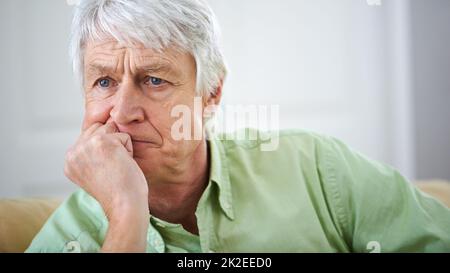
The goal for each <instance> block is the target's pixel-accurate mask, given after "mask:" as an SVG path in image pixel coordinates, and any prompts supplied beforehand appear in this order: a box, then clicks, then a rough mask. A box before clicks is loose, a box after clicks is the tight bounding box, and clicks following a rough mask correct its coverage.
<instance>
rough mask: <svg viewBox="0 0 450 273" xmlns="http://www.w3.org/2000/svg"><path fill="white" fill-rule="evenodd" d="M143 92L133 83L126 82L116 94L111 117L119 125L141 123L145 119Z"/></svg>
mask: <svg viewBox="0 0 450 273" xmlns="http://www.w3.org/2000/svg"><path fill="white" fill-rule="evenodd" d="M142 100H143V98H141V92H140V90H139V88H138V87H137V86H136V85H135V84H134V82H132V81H124V82H122V84H121V86H120V87H119V89H118V90H117V93H116V94H115V100H114V106H113V108H112V109H111V112H110V116H111V118H112V120H113V121H114V122H115V123H116V124H118V125H129V124H131V123H140V122H142V121H144V119H145V112H144V109H143V107H142Z"/></svg>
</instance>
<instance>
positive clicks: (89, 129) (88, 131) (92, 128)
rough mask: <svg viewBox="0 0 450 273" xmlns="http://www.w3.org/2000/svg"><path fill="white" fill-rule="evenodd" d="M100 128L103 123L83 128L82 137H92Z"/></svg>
mask: <svg viewBox="0 0 450 273" xmlns="http://www.w3.org/2000/svg"><path fill="white" fill-rule="evenodd" d="M101 126H103V123H101V122H96V123H94V124H92V125H91V126H89V127H87V128H83V133H82V135H83V136H84V137H87V136H90V135H92V134H93V133H94V132H95V131H96V130H97V129H98V128H100V127H101Z"/></svg>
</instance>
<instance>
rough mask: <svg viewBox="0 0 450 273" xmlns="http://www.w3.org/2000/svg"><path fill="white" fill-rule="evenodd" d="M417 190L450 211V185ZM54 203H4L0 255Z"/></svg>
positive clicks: (26, 240) (19, 245)
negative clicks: (442, 204) (436, 200)
mask: <svg viewBox="0 0 450 273" xmlns="http://www.w3.org/2000/svg"><path fill="white" fill-rule="evenodd" d="M416 185H417V187H418V188H420V189H421V190H422V191H424V192H426V193H427V194H429V195H431V196H434V197H435V198H437V199H438V200H440V201H441V202H443V203H444V204H445V205H447V206H448V207H450V182H446V181H439V180H435V181H422V182H418V183H416ZM60 203H61V201H59V200H54V199H15V200H11V199H4V200H0V252H23V251H25V249H26V248H27V247H28V245H29V244H30V242H31V240H32V239H33V237H34V236H35V235H36V233H37V232H38V231H39V229H40V228H41V227H42V225H43V224H44V223H45V221H46V220H47V218H48V217H49V216H50V214H51V213H52V212H53V211H54V210H55V208H56V207H57V206H58V205H59V204H60Z"/></svg>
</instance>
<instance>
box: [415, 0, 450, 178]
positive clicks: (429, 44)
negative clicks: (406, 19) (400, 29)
mask: <svg viewBox="0 0 450 273" xmlns="http://www.w3.org/2000/svg"><path fill="white" fill-rule="evenodd" d="M411 7H412V16H413V18H414V20H413V21H412V33H411V34H412V41H413V44H412V53H413V60H414V63H413V65H414V70H413V71H414V84H413V86H414V92H413V94H414V102H415V103H414V105H415V109H416V111H415V116H414V128H415V135H416V138H415V146H416V155H417V157H416V168H417V176H418V178H420V179H426V178H430V177H433V178H441V179H447V180H450V1H448V0H432V1H420V0H413V1H411Z"/></svg>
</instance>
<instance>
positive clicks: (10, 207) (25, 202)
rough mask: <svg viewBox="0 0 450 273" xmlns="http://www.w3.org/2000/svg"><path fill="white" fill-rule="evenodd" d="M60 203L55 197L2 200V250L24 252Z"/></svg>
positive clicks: (0, 218)
mask: <svg viewBox="0 0 450 273" xmlns="http://www.w3.org/2000/svg"><path fill="white" fill-rule="evenodd" d="M60 203H61V201H59V200H55V199H15V200H14V199H2V200H0V252H24V251H25V249H26V248H27V247H28V245H29V244H30V242H31V241H32V239H33V238H34V236H35V235H36V234H37V232H38V231H39V230H40V229H41V227H42V226H43V224H44V223H45V221H46V220H47V219H48V217H49V216H50V214H51V213H52V212H53V211H54V210H55V209H56V208H57V207H58V205H59V204H60Z"/></svg>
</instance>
